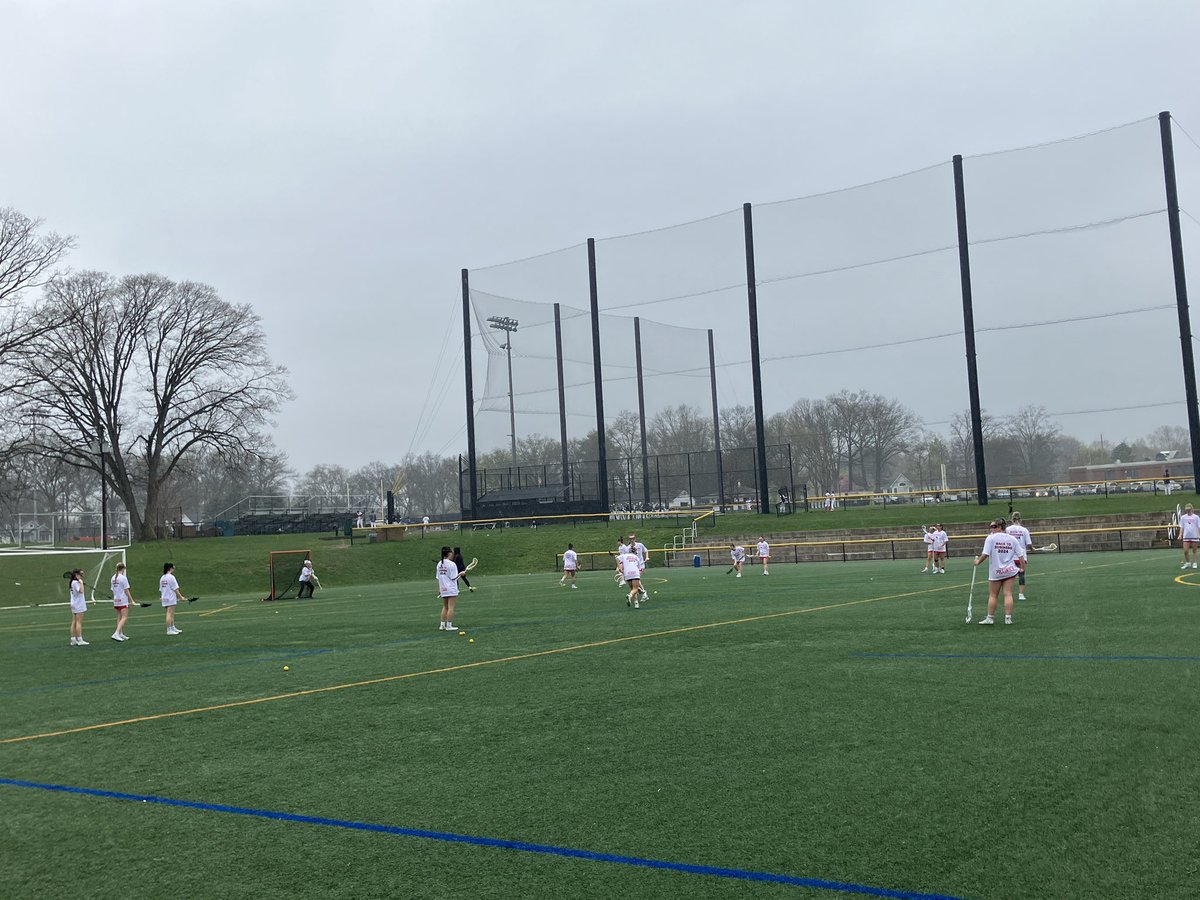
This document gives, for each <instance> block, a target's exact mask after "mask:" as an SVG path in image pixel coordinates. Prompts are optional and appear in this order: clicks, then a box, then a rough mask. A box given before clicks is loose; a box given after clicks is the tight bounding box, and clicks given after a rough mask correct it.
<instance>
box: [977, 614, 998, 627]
mask: <svg viewBox="0 0 1200 900" xmlns="http://www.w3.org/2000/svg"><path fill="white" fill-rule="evenodd" d="M979 624H980V625H995V624H996V620H995V619H993V618H992V617H991V616H984V617H983V618H982V619H980V620H979Z"/></svg>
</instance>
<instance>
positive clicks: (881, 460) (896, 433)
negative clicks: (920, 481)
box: [860, 394, 918, 491]
mask: <svg viewBox="0 0 1200 900" xmlns="http://www.w3.org/2000/svg"><path fill="white" fill-rule="evenodd" d="M917 422H918V419H917V415H916V413H914V412H913V411H912V410H910V409H909V408H908V407H907V406H904V405H903V404H902V403H900V402H899V401H898V400H887V399H886V398H884V397H881V396H879V395H878V394H874V395H870V396H868V397H866V398H864V402H863V423H862V427H861V429H860V433H861V435H862V439H863V448H864V450H865V451H866V457H867V459H869V460H870V462H871V464H872V468H873V469H874V475H875V485H874V487H875V490H877V491H879V490H883V478H884V474H885V473H886V472H887V470H888V467H889V466H890V465H891V463H892V461H893V460H894V459H895V458H896V457H898V456H899V455H900V454H901V453H903V452H904V451H905V449H907V447H908V445H909V444H910V443H911V442H912V441H913V440H914V439H915V437H916V431H917Z"/></svg>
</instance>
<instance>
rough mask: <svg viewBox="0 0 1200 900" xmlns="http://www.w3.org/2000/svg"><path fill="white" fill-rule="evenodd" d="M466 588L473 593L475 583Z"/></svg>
mask: <svg viewBox="0 0 1200 900" xmlns="http://www.w3.org/2000/svg"><path fill="white" fill-rule="evenodd" d="M467 590H468V591H470V592H471V593H472V594H473V593H475V585H471V586H470V587H469V588H467Z"/></svg>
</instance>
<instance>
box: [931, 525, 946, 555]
mask: <svg viewBox="0 0 1200 900" xmlns="http://www.w3.org/2000/svg"><path fill="white" fill-rule="evenodd" d="M948 543H950V535H948V534H946V532H944V531H942V530H941V529H939V530H937V531H935V532H934V533H933V552H934V553H945V552H946V545H947V544H948Z"/></svg>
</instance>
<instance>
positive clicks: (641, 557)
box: [629, 541, 649, 571]
mask: <svg viewBox="0 0 1200 900" xmlns="http://www.w3.org/2000/svg"><path fill="white" fill-rule="evenodd" d="M629 549H630V550H631V551H633V553H634V554H635V555H636V556H637V558H638V568H639V569H642V570H643V571H644V570H645V568H646V554H647V552H649V551H647V550H646V545H645V544H643V543H642V542H641V541H636V542H634V543H633V544H630V546H629Z"/></svg>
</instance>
